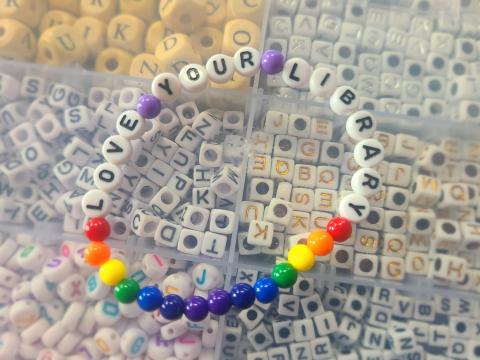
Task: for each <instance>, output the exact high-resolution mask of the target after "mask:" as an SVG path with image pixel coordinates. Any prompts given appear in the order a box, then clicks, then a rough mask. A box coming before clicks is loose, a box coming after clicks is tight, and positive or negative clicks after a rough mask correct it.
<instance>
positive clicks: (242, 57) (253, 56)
mask: <svg viewBox="0 0 480 360" xmlns="http://www.w3.org/2000/svg"><path fill="white" fill-rule="evenodd" d="M260 61H261V59H260V53H259V52H258V50H257V49H254V48H252V47H249V46H246V47H242V48H240V49H238V50H237V51H236V52H235V55H233V62H234V63H235V69H236V70H237V72H238V73H239V74H240V75H242V76H245V77H251V76H254V75H255V74H256V73H257V72H258V70H259V69H260Z"/></svg>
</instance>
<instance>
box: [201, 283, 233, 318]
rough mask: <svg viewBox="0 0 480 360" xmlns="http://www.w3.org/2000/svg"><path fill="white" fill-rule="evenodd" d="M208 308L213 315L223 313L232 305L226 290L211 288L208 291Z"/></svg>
mask: <svg viewBox="0 0 480 360" xmlns="http://www.w3.org/2000/svg"><path fill="white" fill-rule="evenodd" d="M207 301H208V310H210V312H211V313H212V314H215V315H225V314H226V313H227V312H228V310H230V308H231V307H232V299H231V298H230V294H229V292H228V291H225V290H223V289H213V290H212V291H210V292H209V293H208V298H207Z"/></svg>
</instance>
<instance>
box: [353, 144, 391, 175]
mask: <svg viewBox="0 0 480 360" xmlns="http://www.w3.org/2000/svg"><path fill="white" fill-rule="evenodd" d="M384 153H385V150H384V148H383V145H382V144H381V143H380V141H378V140H377V139H365V140H362V141H360V142H358V143H357V144H356V145H355V147H354V148H353V159H354V160H355V162H356V163H357V164H358V165H359V166H360V167H364V168H371V167H374V166H375V165H377V164H379V163H380V162H382V161H383V159H384V157H385V154H384Z"/></svg>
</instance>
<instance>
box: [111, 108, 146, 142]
mask: <svg viewBox="0 0 480 360" xmlns="http://www.w3.org/2000/svg"><path fill="white" fill-rule="evenodd" d="M146 106H147V105H145V107H146ZM137 107H138V104H137ZM145 119H147V117H144V116H142V115H141V114H140V112H138V111H135V110H127V111H124V112H123V113H121V114H120V116H119V117H118V119H117V132H118V134H119V135H120V136H122V137H124V138H125V139H127V140H135V139H139V138H140V137H141V136H142V135H143V133H144V132H145Z"/></svg>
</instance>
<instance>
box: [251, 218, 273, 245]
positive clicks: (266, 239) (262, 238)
mask: <svg viewBox="0 0 480 360" xmlns="http://www.w3.org/2000/svg"><path fill="white" fill-rule="evenodd" d="M272 240H273V224H272V223H270V222H267V221H252V222H250V225H249V228H248V236H247V243H248V244H250V245H257V246H270V245H271V244H272Z"/></svg>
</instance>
